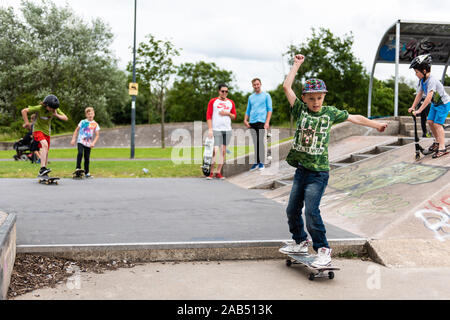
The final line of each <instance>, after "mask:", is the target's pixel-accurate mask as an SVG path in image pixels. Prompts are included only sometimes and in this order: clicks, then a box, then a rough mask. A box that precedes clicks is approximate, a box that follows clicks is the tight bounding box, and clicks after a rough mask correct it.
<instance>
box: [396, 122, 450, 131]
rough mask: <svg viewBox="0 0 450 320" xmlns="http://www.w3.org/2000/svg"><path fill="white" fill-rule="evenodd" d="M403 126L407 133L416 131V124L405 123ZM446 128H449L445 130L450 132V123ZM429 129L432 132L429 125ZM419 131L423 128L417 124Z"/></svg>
mask: <svg viewBox="0 0 450 320" xmlns="http://www.w3.org/2000/svg"><path fill="white" fill-rule="evenodd" d="M403 126H404V127H405V130H406V131H409V130H414V123H404V124H403ZM446 126H449V127H447V128H445V130H446V131H450V123H449V124H446ZM427 129H428V131H430V126H429V125H427ZM417 130H418V131H422V126H421V125H420V123H418V124H417Z"/></svg>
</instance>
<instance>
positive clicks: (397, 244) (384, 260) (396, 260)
mask: <svg viewBox="0 0 450 320" xmlns="http://www.w3.org/2000/svg"><path fill="white" fill-rule="evenodd" d="M366 250H367V252H368V253H369V256H370V257H371V259H372V260H373V261H375V262H377V263H379V264H381V265H383V266H386V267H390V268H417V267H424V268H445V267H450V241H439V240H435V239H387V240H370V241H368V242H367V244H366Z"/></svg>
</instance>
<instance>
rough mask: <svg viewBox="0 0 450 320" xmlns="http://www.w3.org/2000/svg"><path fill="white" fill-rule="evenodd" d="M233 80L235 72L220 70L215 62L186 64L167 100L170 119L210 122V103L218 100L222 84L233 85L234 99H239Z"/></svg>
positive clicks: (178, 73) (230, 95)
mask: <svg viewBox="0 0 450 320" xmlns="http://www.w3.org/2000/svg"><path fill="white" fill-rule="evenodd" d="M233 80H234V76H233V72H232V71H228V70H224V69H220V68H219V67H218V66H217V65H216V64H215V63H214V62H212V63H207V62H204V61H199V62H196V63H183V64H182V65H181V66H180V67H179V68H178V72H177V79H176V80H175V81H174V84H173V86H172V89H171V90H170V91H169V93H168V97H167V104H168V105H170V109H171V111H170V120H171V121H206V110H207V108H208V102H209V100H210V99H212V98H214V97H217V95H218V94H217V91H218V85H219V84H221V83H223V84H226V85H227V86H229V87H228V88H229V90H230V93H229V98H230V99H232V100H234V99H233V97H234V98H239V96H238V93H236V92H233V86H232V82H233ZM235 103H237V102H236V101H235Z"/></svg>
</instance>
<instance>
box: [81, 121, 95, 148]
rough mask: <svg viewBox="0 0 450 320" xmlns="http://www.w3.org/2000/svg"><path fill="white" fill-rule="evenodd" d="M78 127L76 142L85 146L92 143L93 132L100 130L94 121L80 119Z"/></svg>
mask: <svg viewBox="0 0 450 320" xmlns="http://www.w3.org/2000/svg"><path fill="white" fill-rule="evenodd" d="M78 126H79V127H80V132H79V134H78V143H81V144H82V145H84V146H86V147H90V146H91V144H92V139H93V138H94V132H97V131H98V130H100V127H99V125H98V123H97V122H95V121H91V122H89V121H87V120H82V121H81V122H80V124H79V125H78Z"/></svg>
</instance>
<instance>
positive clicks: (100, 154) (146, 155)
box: [0, 146, 253, 161]
mask: <svg viewBox="0 0 450 320" xmlns="http://www.w3.org/2000/svg"><path fill="white" fill-rule="evenodd" d="M228 150H229V151H231V154H227V158H228V159H232V158H235V157H238V156H241V155H244V154H247V153H249V152H250V151H253V147H249V146H234V147H230V148H228ZM172 153H173V155H174V158H191V159H195V158H197V159H201V158H202V156H203V148H200V147H195V148H186V149H182V148H165V149H161V148H135V155H134V157H135V159H172ZM15 154H16V152H15V151H14V150H0V159H11V158H12V157H13V155H15ZM76 157H77V149H76V148H71V149H51V148H50V152H49V159H50V161H51V159H52V158H53V159H75V158H76ZM129 158H130V149H129V148H94V149H92V152H91V159H129Z"/></svg>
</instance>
